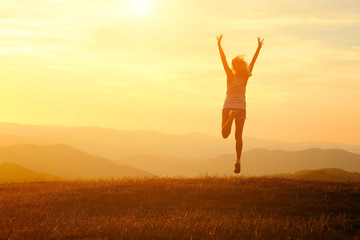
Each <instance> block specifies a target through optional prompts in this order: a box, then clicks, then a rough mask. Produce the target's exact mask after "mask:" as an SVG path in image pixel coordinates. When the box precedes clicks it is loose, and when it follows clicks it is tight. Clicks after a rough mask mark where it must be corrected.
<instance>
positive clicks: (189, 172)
mask: <svg viewBox="0 0 360 240" xmlns="http://www.w3.org/2000/svg"><path fill="white" fill-rule="evenodd" d="M235 159H236V157H235V155H220V156H218V157H216V158H208V159H206V158H203V159H181V158H161V157H156V156H149V155H145V156H144V155H142V156H141V155H139V156H132V157H127V158H122V159H118V160H117V161H116V163H118V164H131V165H132V166H134V167H140V166H146V170H148V171H150V172H153V173H155V174H158V175H175V176H178V175H182V176H196V175H199V174H217V175H231V174H232V171H233V167H234V166H233V164H234V161H235ZM149 163H151V164H149ZM321 168H339V169H344V170H347V171H351V172H353V171H357V172H360V155H359V154H354V153H350V152H346V151H344V150H340V149H330V150H322V149H308V150H303V151H283V150H265V149H254V150H250V151H247V152H244V153H243V155H242V172H241V174H242V175H245V176H253V175H257V176H261V175H272V174H280V173H295V172H297V171H301V170H303V169H310V170H311V169H321Z"/></svg>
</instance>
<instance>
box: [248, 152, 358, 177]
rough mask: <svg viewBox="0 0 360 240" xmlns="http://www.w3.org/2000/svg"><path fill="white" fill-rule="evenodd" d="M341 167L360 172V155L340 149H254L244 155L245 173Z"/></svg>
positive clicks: (256, 173) (273, 172)
mask: <svg viewBox="0 0 360 240" xmlns="http://www.w3.org/2000/svg"><path fill="white" fill-rule="evenodd" d="M321 168H340V169H343V170H346V171H357V172H360V155H359V154H355V153H350V152H347V151H344V150H340V149H327V150H323V149H316V148H314V149H307V150H302V151H283V150H265V149H254V150H250V151H248V152H246V153H244V155H243V169H244V171H243V173H244V174H249V175H263V174H275V173H294V172H296V171H300V170H303V169H309V170H311V169H321Z"/></svg>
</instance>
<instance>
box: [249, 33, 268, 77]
mask: <svg viewBox="0 0 360 240" xmlns="http://www.w3.org/2000/svg"><path fill="white" fill-rule="evenodd" d="M257 39H258V47H257V49H256V52H255V54H254V57H253V58H252V60H251V63H250V64H249V70H250V72H252V70H253V68H254V65H255V62H256V59H257V57H258V55H259V52H260V49H261V47H262V45H263V44H264V39H262V40H260V38H259V37H258V38H257Z"/></svg>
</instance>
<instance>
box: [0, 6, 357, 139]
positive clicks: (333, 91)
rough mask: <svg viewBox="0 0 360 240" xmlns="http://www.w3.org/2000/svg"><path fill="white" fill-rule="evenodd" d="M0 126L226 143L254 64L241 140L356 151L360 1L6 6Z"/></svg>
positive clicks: (0, 44)
mask: <svg viewBox="0 0 360 240" xmlns="http://www.w3.org/2000/svg"><path fill="white" fill-rule="evenodd" d="M0 7H1V9H2V11H1V14H0V66H1V70H0V96H1V99H2V101H1V111H0V121H2V122H18V123H30V124H50V125H81V126H83V125H97V126H104V127H113V128H118V129H149V130H157V131H161V132H169V133H189V132H203V133H207V134H211V135H220V121H221V119H220V117H221V108H222V104H223V101H224V97H225V89H226V86H225V73H224V71H223V69H222V65H221V61H220V58H219V56H218V50H217V46H216V38H215V36H216V35H217V34H219V33H223V34H224V39H223V48H224V50H225V53H226V55H227V58H228V61H230V60H231V58H232V57H234V56H236V55H238V54H245V58H246V59H247V60H248V61H249V60H251V57H252V54H253V53H254V51H255V49H256V44H257V42H256V37H257V36H261V37H263V38H265V44H264V47H263V49H262V50H261V53H260V56H259V58H258V61H257V63H256V64H255V68H254V72H253V77H252V78H251V79H250V80H249V84H248V88H247V106H248V109H247V113H248V114H247V115H248V116H247V117H248V119H247V122H246V123H245V130H244V135H246V136H255V137H261V138H270V139H279V140H285V141H332V142H343V143H350V144H360V94H359V92H360V81H359V76H360V2H359V1H358V0H345V1H335V0H326V1H325V0H312V1H310V0H305V1H286V0H275V1H266V0H260V1H237V0H236V1H235V0H231V1H230V0H225V1H221V3H220V2H219V1H209V0H206V1H205V0H200V1H191V0H184V1H168V0H137V1H134V0H133V1H130V0H86V1H85V0H77V1H72V0H71V1H70V0H52V1H50V0H49V1H45V0H16V1H14V0H2V1H1V2H0Z"/></svg>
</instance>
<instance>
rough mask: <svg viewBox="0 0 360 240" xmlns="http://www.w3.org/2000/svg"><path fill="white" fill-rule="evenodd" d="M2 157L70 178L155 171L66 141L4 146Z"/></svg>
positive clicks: (3, 160)
mask: <svg viewBox="0 0 360 240" xmlns="http://www.w3.org/2000/svg"><path fill="white" fill-rule="evenodd" d="M0 161H1V162H10V163H15V164H19V165H21V166H24V167H26V168H28V169H31V170H32V171H37V172H43V173H48V174H53V175H56V176H61V177H66V178H122V177H144V176H151V175H152V174H150V173H148V172H145V171H140V170H138V169H135V168H133V167H130V166H119V165H116V164H115V163H113V162H111V161H109V160H107V159H105V158H102V157H96V156H92V155H89V154H87V153H85V152H82V151H79V150H77V149H75V148H73V147H71V146H68V145H64V144H57V145H49V146H45V145H44V146H43V145H12V146H8V147H1V148H0Z"/></svg>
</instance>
